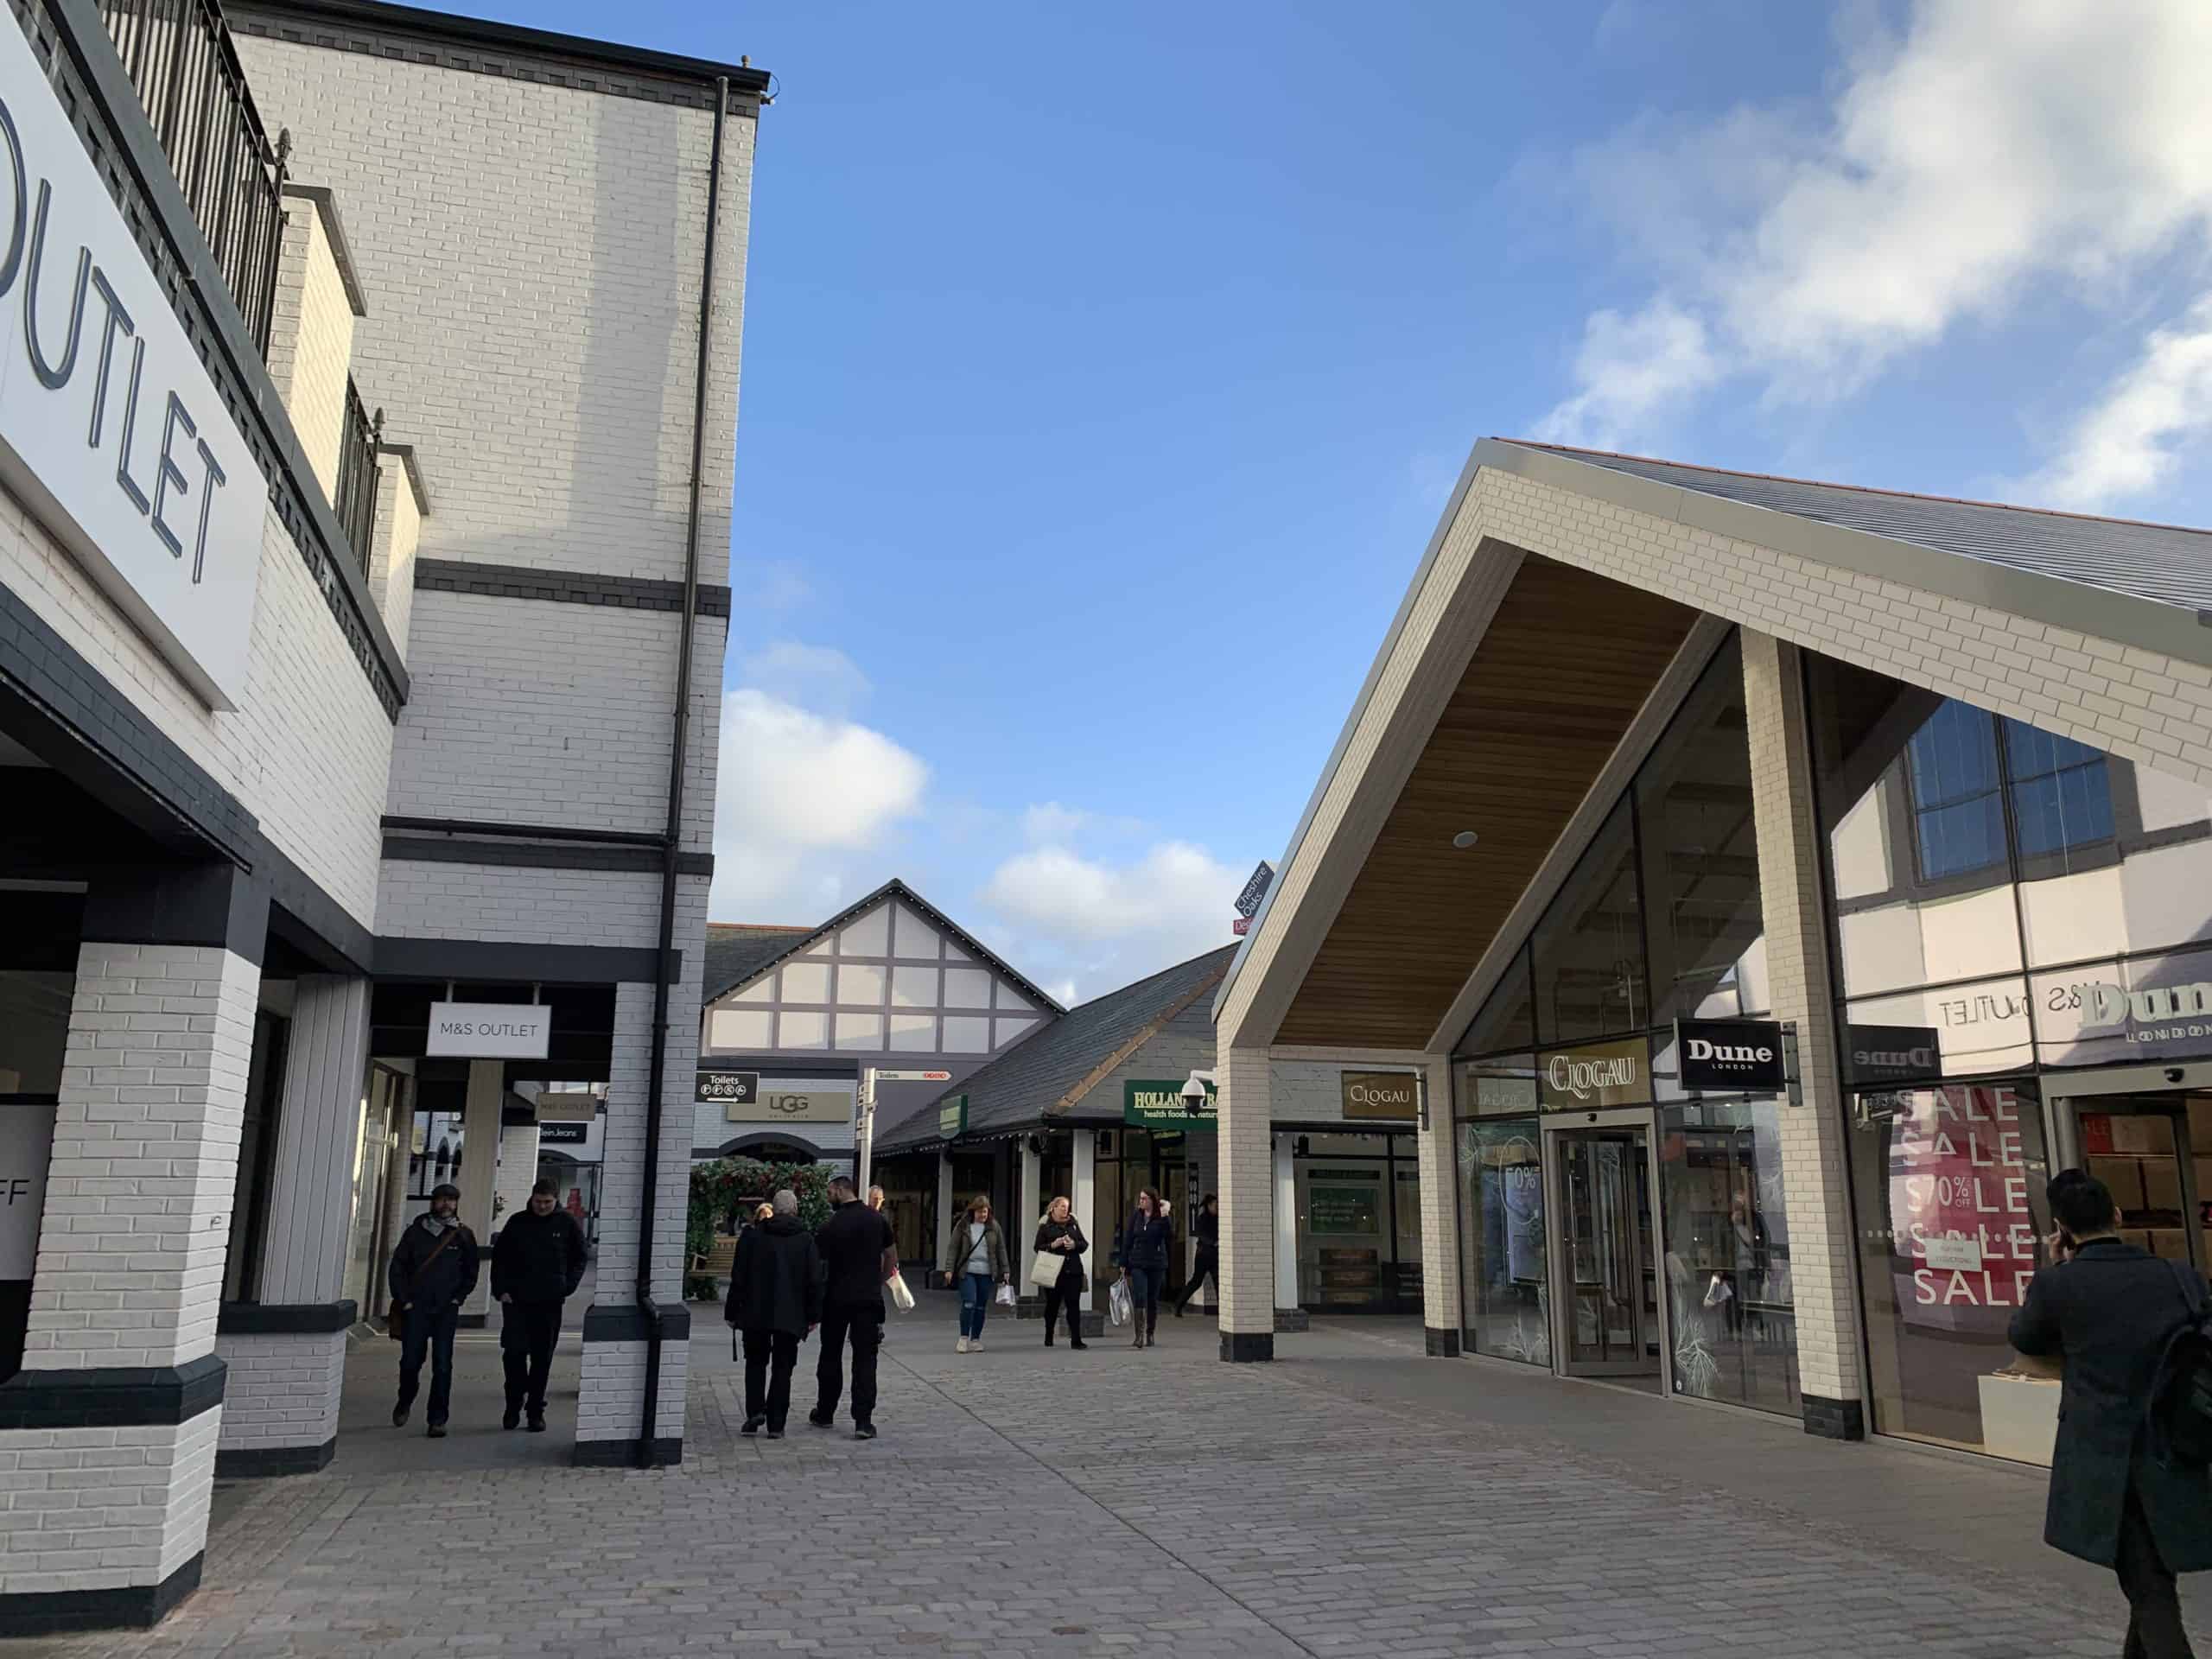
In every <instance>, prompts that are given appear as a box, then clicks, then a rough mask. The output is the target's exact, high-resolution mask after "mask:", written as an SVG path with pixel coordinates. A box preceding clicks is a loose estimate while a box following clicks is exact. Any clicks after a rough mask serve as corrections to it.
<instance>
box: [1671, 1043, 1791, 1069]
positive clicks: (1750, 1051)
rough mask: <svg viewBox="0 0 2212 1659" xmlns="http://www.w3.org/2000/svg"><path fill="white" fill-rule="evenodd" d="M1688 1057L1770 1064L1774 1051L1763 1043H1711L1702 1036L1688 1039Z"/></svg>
mask: <svg viewBox="0 0 2212 1659" xmlns="http://www.w3.org/2000/svg"><path fill="white" fill-rule="evenodd" d="M1689 1051H1690V1058H1692V1059H1694V1060H1713V1061H1719V1062H1722V1063H1725V1064H1728V1065H1772V1064H1773V1063H1774V1051H1773V1050H1772V1049H1770V1048H1768V1047H1766V1046H1764V1044H1762V1045H1759V1046H1752V1045H1751V1044H1749V1043H1711V1042H1707V1040H1706V1039H1704V1038H1702V1037H1693V1038H1691V1039H1689Z"/></svg>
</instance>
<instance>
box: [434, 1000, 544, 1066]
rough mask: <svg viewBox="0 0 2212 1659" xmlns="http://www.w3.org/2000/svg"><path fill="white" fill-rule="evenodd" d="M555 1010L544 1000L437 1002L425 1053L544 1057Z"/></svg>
mask: <svg viewBox="0 0 2212 1659" xmlns="http://www.w3.org/2000/svg"><path fill="white" fill-rule="evenodd" d="M552 1040H553V1010H552V1009H551V1008H550V1007H547V1006H546V1005H545V1004H543V1003H542V1002H433V1003H431V1004H430V1035H429V1042H428V1044H427V1045H426V1046H424V1048H423V1052H424V1053H425V1054H429V1055H437V1056H444V1057H448V1058H458V1059H470V1060H542V1059H543V1058H545V1051H546V1048H547V1046H549V1045H550V1043H551V1042H552Z"/></svg>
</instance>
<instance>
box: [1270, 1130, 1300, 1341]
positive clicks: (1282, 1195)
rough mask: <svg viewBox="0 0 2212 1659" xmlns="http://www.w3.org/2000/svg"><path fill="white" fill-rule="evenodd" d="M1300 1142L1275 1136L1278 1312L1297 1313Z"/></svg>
mask: <svg viewBox="0 0 2212 1659" xmlns="http://www.w3.org/2000/svg"><path fill="white" fill-rule="evenodd" d="M1296 1147H1297V1141H1296V1140H1295V1138H1294V1137H1293V1136H1291V1135H1277V1136H1275V1138H1274V1189H1275V1193H1274V1265H1275V1271H1274V1283H1275V1307H1276V1310H1277V1311H1278V1312H1279V1313H1297V1312H1298V1165H1297V1163H1296V1162H1295V1161H1294V1152H1295V1148H1296Z"/></svg>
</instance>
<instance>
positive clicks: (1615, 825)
mask: <svg viewBox="0 0 2212 1659" xmlns="http://www.w3.org/2000/svg"><path fill="white" fill-rule="evenodd" d="M1635 840H1636V837H1635V829H1634V825H1633V823H1632V822H1631V820H1630V811H1629V804H1628V803H1627V802H1626V801H1623V802H1622V803H1621V804H1620V805H1619V806H1618V807H1616V808H1615V809H1614V810H1613V814H1612V816H1611V817H1609V818H1607V819H1606V820H1605V827H1604V828H1603V829H1600V830H1599V832H1598V835H1597V837H1596V839H1595V840H1593V841H1592V842H1591V844H1590V847H1589V849H1587V850H1586V852H1585V853H1584V854H1583V855H1582V858H1581V860H1580V862H1579V863H1577V864H1576V865H1575V867H1574V872H1573V874H1572V875H1570V876H1568V878H1567V883H1566V885H1565V886H1564V887H1562V888H1561V889H1560V893H1559V896H1558V897H1557V898H1556V899H1554V900H1553V901H1552V904H1551V907H1550V909H1549V910H1548V911H1547V912H1545V915H1544V918H1543V920H1542V921H1541V922H1540V923H1539V924H1538V925H1537V927H1536V933H1535V942H1534V945H1533V949H1532V951H1531V958H1532V966H1533V969H1534V977H1535V1003H1536V1034H1537V1037H1538V1039H1539V1040H1540V1041H1542V1042H1545V1043H1572V1042H1580V1041H1582V1040H1583V1039H1587V1038H1592V1037H1602V1036H1605V1035H1607V1034H1608V1033H1614V1032H1623V1031H1637V1030H1640V1029H1642V1028H1643V1027H1644V1026H1646V1025H1648V1024H1649V1023H1650V1016H1651V1006H1650V999H1649V996H1648V995H1647V994H1646V990H1645V984H1644V975H1643V907H1642V904H1641V902H1640V899H1639V896H1638V894H1637V875H1636V845H1635Z"/></svg>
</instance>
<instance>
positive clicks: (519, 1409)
mask: <svg viewBox="0 0 2212 1659" xmlns="http://www.w3.org/2000/svg"><path fill="white" fill-rule="evenodd" d="M559 1196H560V1195H559V1193H558V1192H556V1190H555V1188H554V1185H553V1183H552V1182H550V1181H540V1182H538V1183H537V1185H535V1186H533V1187H531V1189H530V1203H529V1204H528V1205H526V1206H524V1210H523V1211H522V1213H521V1214H520V1215H517V1216H509V1217H507V1221H506V1224H505V1226H504V1227H502V1228H500V1229H499V1236H498V1237H496V1238H494V1239H493V1241H492V1300H494V1301H496V1302H497V1303H499V1362H500V1363H501V1365H502V1366H504V1367H505V1370H506V1376H507V1410H506V1415H505V1417H503V1418H501V1419H500V1421H499V1427H502V1428H512V1427H515V1425H516V1424H517V1423H518V1422H520V1421H522V1415H523V1412H524V1408H527V1409H528V1410H529V1413H530V1432H531V1433H533V1434H543V1433H544V1432H545V1384H546V1381H547V1379H549V1378H550V1376H552V1374H553V1348H554V1344H556V1343H558V1342H559V1341H560V1340H561V1304H562V1303H563V1302H565V1301H567V1300H569V1297H571V1296H573V1295H575V1294H576V1287H577V1286H578V1285H580V1284H582V1282H583V1277H584V1268H585V1266H586V1264H587V1263H588V1262H590V1260H591V1247H590V1246H589V1245H588V1244H586V1243H584V1230H583V1229H582V1228H581V1227H579V1226H578V1225H576V1218H575V1217H574V1216H572V1215H570V1214H569V1212H568V1211H565V1210H563V1209H562V1208H561V1207H560V1205H559V1203H558V1199H559Z"/></svg>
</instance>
